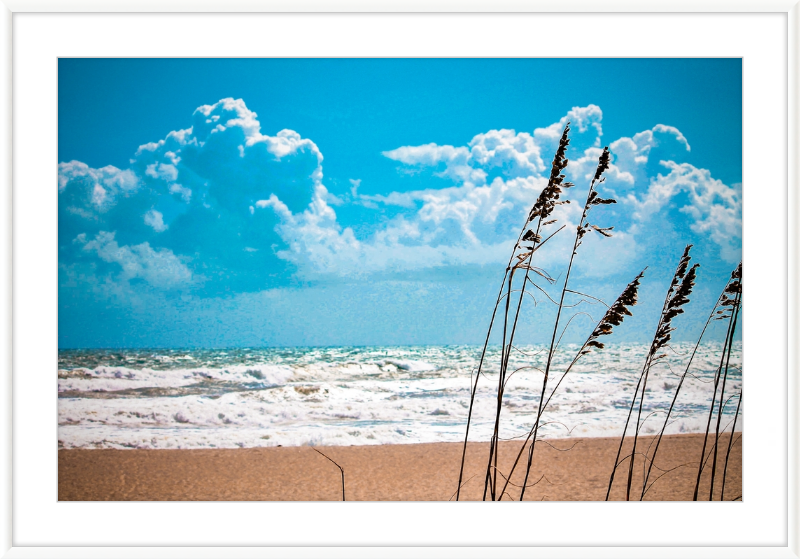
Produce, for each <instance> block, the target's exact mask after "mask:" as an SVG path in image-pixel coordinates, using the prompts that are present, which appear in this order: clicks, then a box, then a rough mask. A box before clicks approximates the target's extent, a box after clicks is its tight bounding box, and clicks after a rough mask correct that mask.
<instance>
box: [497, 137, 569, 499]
mask: <svg viewBox="0 0 800 559" xmlns="http://www.w3.org/2000/svg"><path fill="white" fill-rule="evenodd" d="M567 146H569V123H567V126H566V127H565V128H564V132H563V134H562V135H561V140H560V141H559V146H558V149H557V150H556V154H555V156H554V157H553V165H552V167H551V170H550V179H549V180H548V183H547V186H546V187H545V188H544V189H542V192H541V193H540V194H539V197H538V198H537V200H536V203H535V204H534V205H533V208H531V211H530V213H529V214H528V223H532V222H533V221H534V220H537V224H536V229H535V231H534V230H533V229H532V228H531V229H529V230H528V231H527V232H525V234H524V235H523V236H522V240H523V241H529V242H531V243H532V245H530V246H529V247H526V248H529V249H530V250H529V251H528V252H522V253H521V254H517V256H516V257H517V259H518V260H519V262H517V264H515V265H514V266H512V267H511V270H510V272H509V274H508V292H507V294H506V307H505V314H504V321H503V339H502V346H501V355H500V371H499V375H498V383H497V406H496V410H495V422H494V430H493V433H492V438H491V441H490V443H489V463H488V465H487V467H486V478H485V480H484V488H483V498H484V500H485V499H486V494H487V491H488V490H489V489H491V498H492V500H495V499H496V497H497V462H498V459H499V440H500V414H501V411H502V405H503V396H504V394H505V384H506V377H507V373H508V362H509V359H510V357H511V350H512V348H513V347H514V346H513V342H514V335H515V334H516V329H517V324H518V320H519V314H520V309H521V307H522V300H523V298H524V296H525V288H526V287H527V284H528V281H529V275H530V272H531V271H534V272H535V273H537V274H539V275H540V276H542V277H543V278H544V279H545V280H547V281H549V282H552V281H554V280H552V278H550V277H549V275H547V273H546V272H544V271H543V270H541V269H539V268H535V267H533V266H532V265H531V261H532V259H533V253H534V252H535V251H536V250H537V249H538V248H539V247H541V245H542V244H543V241H541V235H540V234H541V228H542V227H543V226H546V225H549V224H552V223H555V222H556V221H557V220H555V219H553V220H548V221H543V220H545V219H547V218H548V217H550V214H551V213H552V212H553V210H554V209H555V207H556V206H557V205H560V204H565V203H569V200H563V201H561V200H560V197H561V194H562V189H563V188H570V187H572V186H574V185H573V184H572V183H569V182H564V178H565V176H564V175H563V174H561V172H562V171H563V170H564V169H565V168H566V167H567V164H568V163H569V160H568V159H566V157H565V155H566V150H567ZM537 218H538V219H537ZM528 223H526V227H527V225H528ZM559 230H560V229H559ZM551 236H552V235H551ZM537 245H538V246H537ZM515 250H516V248H515ZM518 269H522V270H525V276H524V278H523V281H522V288H521V289H520V294H519V300H518V302H517V306H516V310H515V311H514V321H513V325H512V327H511V330H510V332H509V331H508V320H509V318H508V317H509V311H510V303H511V291H512V290H511V288H512V284H513V282H514V272H516V271H517V270H518ZM492 461H494V464H492Z"/></svg>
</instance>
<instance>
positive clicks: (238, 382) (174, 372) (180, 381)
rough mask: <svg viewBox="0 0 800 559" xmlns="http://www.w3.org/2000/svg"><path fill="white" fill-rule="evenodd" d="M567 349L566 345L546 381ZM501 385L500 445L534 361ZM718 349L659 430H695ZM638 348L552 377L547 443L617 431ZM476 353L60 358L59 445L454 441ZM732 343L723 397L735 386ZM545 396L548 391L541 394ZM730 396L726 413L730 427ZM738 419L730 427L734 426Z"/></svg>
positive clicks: (670, 381)
mask: <svg viewBox="0 0 800 559" xmlns="http://www.w3.org/2000/svg"><path fill="white" fill-rule="evenodd" d="M692 347H693V345H691V344H676V345H674V346H673V349H674V350H675V351H674V352H671V354H670V356H669V358H668V359H667V360H665V361H664V363H663V364H662V365H659V366H657V367H656V368H655V369H653V371H652V372H651V377H650V380H649V381H648V391H647V397H646V398H645V402H644V411H643V417H648V419H647V421H646V422H645V424H644V427H643V428H642V433H645V434H647V433H652V432H657V431H658V430H659V429H660V428H661V425H662V422H663V417H664V414H663V412H664V411H665V410H666V408H667V407H668V406H669V403H670V402H671V400H672V397H673V395H674V392H675V387H676V386H677V383H678V379H679V376H680V374H681V373H682V372H683V370H684V367H685V363H686V361H687V359H688V354H689V353H690V352H691V349H692ZM577 349H578V348H577V346H574V347H572V346H564V347H563V348H562V351H561V353H560V357H559V358H558V359H557V360H556V363H555V374H552V376H551V381H550V383H549V386H550V387H552V386H553V382H554V381H553V380H552V379H555V381H556V382H557V380H558V379H559V378H560V376H561V371H563V369H564V367H565V366H566V364H567V362H568V361H567V360H568V359H571V358H572V356H573V355H574V352H575V351H577ZM519 350H520V351H517V352H515V353H514V354H513V356H512V362H511V363H512V366H511V370H517V372H516V373H514V374H513V375H512V376H511V377H510V379H509V380H508V383H507V385H506V391H505V397H504V402H503V411H502V416H501V425H502V430H501V437H503V438H512V437H517V436H520V435H524V434H525V433H527V431H528V430H529V429H530V427H531V425H532V422H533V420H534V419H535V415H536V410H537V407H538V401H539V395H540V392H541V383H542V378H543V375H542V373H541V372H540V371H539V370H537V368H539V367H542V366H543V363H544V361H545V360H546V355H547V354H546V350H545V349H544V348H542V347H537V346H527V347H521V348H519ZM721 350H722V348H721V345H720V344H704V345H702V346H701V347H700V350H699V351H698V354H697V356H695V359H694V364H693V366H692V371H691V373H692V374H691V375H690V376H689V377H688V378H687V380H686V383H685V385H684V387H683V389H682V391H681V395H680V398H679V400H678V403H677V405H676V408H675V410H674V411H673V415H672V418H671V424H670V425H669V427H668V429H667V432H668V433H678V432H701V431H703V430H704V429H705V422H706V419H707V414H708V406H709V404H710V401H711V395H712V392H713V377H714V373H715V371H716V369H717V366H718V364H719V358H720V352H721ZM646 351H647V347H646V346H645V345H643V344H613V345H608V346H607V347H606V348H605V349H604V350H602V351H601V352H595V353H590V354H589V355H586V356H584V357H583V358H582V360H581V361H580V362H579V364H578V365H577V366H576V367H574V368H573V370H572V372H570V374H569V375H568V376H567V377H566V378H565V379H564V381H563V382H562V384H561V386H560V388H559V389H558V392H557V393H556V395H555V396H554V397H553V399H552V402H551V404H550V406H549V407H548V410H547V413H546V415H545V416H544V418H543V421H544V422H546V425H544V426H543V428H542V431H541V432H542V435H543V436H546V437H551V438H556V437H559V438H561V437H570V436H572V437H576V436H615V437H616V436H619V435H620V434H621V432H622V426H623V424H624V422H625V417H626V415H627V412H628V407H629V405H630V399H631V397H632V395H633V390H634V388H635V386H636V382H637V380H638V375H639V372H640V371H641V367H642V364H643V361H644V355H645V353H646ZM480 352H481V348H480V347H475V346H440V347H431V346H428V347H326V348H267V349H255V348H238V349H224V350H208V349H201V350H198V349H191V350H189V349H170V350H164V349H158V350H61V351H59V360H58V361H59V362H58V395H59V400H58V421H59V424H58V443H59V447H60V448H215V447H216V448H230V447H256V446H276V445H283V446H296V445H362V444H386V443H418V442H438V441H450V442H454V441H462V440H463V437H464V428H465V425H466V420H467V412H468V408H469V400H470V382H471V380H470V379H471V378H472V379H473V380H474V377H472V374H473V372H474V369H475V367H476V366H477V363H478V359H479V358H480ZM499 360H500V350H499V347H494V348H490V349H489V352H488V354H487V356H486V363H487V365H486V367H485V369H484V372H485V375H482V376H481V378H480V380H479V383H478V391H477V393H476V398H475V409H474V412H473V423H472V427H471V428H470V440H488V439H489V437H490V434H491V429H492V426H493V422H494V415H495V410H496V394H497V392H496V391H497V386H496V385H497V369H498V363H499ZM741 367H742V348H741V343H738V344H735V345H734V351H733V355H732V360H731V368H730V371H729V377H728V381H727V385H726V398H728V396H735V395H738V393H739V391H740V390H741V387H742V369H741ZM549 391H550V388H548V393H549ZM736 403H737V400H736V397H732V398H731V399H730V400H729V402H728V403H727V405H726V407H725V413H724V418H723V425H726V424H728V423H729V422H730V420H731V419H732V418H733V413H734V411H735V409H736ZM743 423H744V422H743V412H740V417H739V419H738V421H737V430H740V429H741V426H742V425H743Z"/></svg>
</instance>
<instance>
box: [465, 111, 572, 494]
mask: <svg viewBox="0 0 800 559" xmlns="http://www.w3.org/2000/svg"><path fill="white" fill-rule="evenodd" d="M568 145H569V123H567V125H566V126H565V127H564V131H563V133H562V135H561V140H560V141H559V147H558V149H557V150H556V154H555V156H554V158H553V165H552V168H551V171H550V180H549V181H548V184H547V186H546V187H545V188H544V189H543V190H542V192H541V193H540V195H539V197H538V198H537V200H536V202H535V204H534V205H533V207H532V208H531V210H530V212H529V213H528V217H527V219H526V220H525V224H524V225H523V227H522V229H521V230H520V233H519V235H518V236H517V242H516V243H515V244H514V248H513V250H512V251H511V256H510V257H509V259H508V264H507V265H506V269H505V273H504V275H503V281H502V282H501V284H500V290H499V291H498V294H497V300H496V301H495V305H494V310H493V311H492V318H491V320H490V322H489V329H488V331H487V332H486V339H485V341H484V344H483V350H482V351H481V358H480V361H479V363H478V368H477V372H476V374H475V382H474V384H472V383H471V387H470V388H471V393H470V402H469V412H468V415H467V427H466V433H465V434H464V448H463V450H462V453H461V467H460V469H459V474H458V488H457V490H456V500H459V498H460V496H461V486H462V480H463V478H464V464H465V461H466V453H467V441H468V440H469V428H470V424H471V422H472V412H473V409H474V406H475V395H476V393H477V391H478V380H479V379H480V376H481V374H482V372H483V366H484V363H485V358H486V351H487V348H488V345H489V339H490V337H491V333H492V329H493V327H494V323H495V319H496V317H497V310H498V308H499V306H500V301H501V300H502V297H503V290H504V288H505V286H506V282H507V281H508V284H509V291H508V295H509V298H510V293H511V282H512V280H513V272H514V270H516V269H517V266H512V262H513V261H514V258H515V257H517V259H518V260H520V262H525V263H526V264H527V267H528V268H530V261H531V259H532V257H533V253H534V252H536V250H538V249H539V248H541V246H542V245H543V244H544V243H545V242H547V240H549V239H550V238H552V236H553V235H555V234H556V233H558V232H559V231H560V230H561V229H559V230H557V231H556V232H555V233H553V234H552V235H550V237H548V238H547V239H545V240H544V241H540V239H541V237H540V232H541V228H542V227H543V226H546V225H549V224H550V223H553V222H552V221H548V222H543V219H546V218H547V216H549V214H550V213H551V212H552V211H553V209H554V208H555V206H556V205H558V204H561V203H568V202H569V201H568V200H565V201H561V202H559V201H558V198H559V195H560V193H561V188H562V187H563V188H569V187H570V186H572V184H570V183H563V180H564V176H563V175H562V174H561V171H562V170H563V169H564V168H565V167H566V166H567V163H568V160H567V159H566V158H565V157H564V156H565V154H566V150H567V146H568ZM536 218H538V221H537V224H536V229H535V231H534V230H533V229H530V228H529V227H528V226H529V225H530V224H531V223H532V222H533V221H534V220H536ZM562 228H563V227H562ZM522 242H531V243H532V244H531V245H530V246H524V245H522ZM520 250H522V251H523V252H521V253H518V251H520ZM525 251H527V252H525ZM520 257H521V258H520ZM525 275H526V280H527V275H528V270H526V274H525ZM524 287H525V285H524V284H523V289H522V291H521V292H520V304H521V298H522V296H523V295H524V293H525V290H524ZM503 324H504V326H503V328H504V335H503V338H504V340H503V350H502V351H503V353H505V351H506V350H505V348H506V344H505V329H506V326H507V324H508V302H507V304H506V313H505V315H504V323H503ZM509 346H510V344H509ZM509 349H510V348H509ZM494 442H495V441H494V438H493V440H492V443H491V444H490V461H491V453H492V452H493V445H494ZM484 495H485V492H484ZM484 498H485V497H484Z"/></svg>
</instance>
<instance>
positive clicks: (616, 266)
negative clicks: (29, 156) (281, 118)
mask: <svg viewBox="0 0 800 559" xmlns="http://www.w3.org/2000/svg"><path fill="white" fill-rule="evenodd" d="M602 116H603V115H602V111H601V109H600V107H597V106H596V105H589V106H587V107H575V108H573V109H571V110H570V111H568V113H567V114H566V115H565V116H564V117H563V118H561V119H560V120H559V121H558V122H555V123H552V124H550V125H548V126H543V127H539V128H535V129H533V131H532V132H526V131H520V132H517V131H514V130H507V129H501V130H488V131H483V132H480V133H478V134H476V135H475V136H474V137H473V138H472V139H470V140H469V141H468V142H465V145H461V146H452V145H437V144H433V143H429V144H423V145H419V146H399V147H397V148H396V149H393V150H389V151H386V152H384V153H383V155H384V156H385V157H386V158H388V159H390V160H392V161H394V162H396V163H397V165H398V170H399V171H400V172H405V171H408V170H409V169H412V170H413V172H414V173H417V174H422V173H427V174H429V175H430V176H432V177H439V179H441V180H442V184H441V187H440V188H432V187H429V188H423V189H411V190H406V191H397V192H390V193H388V194H382V195H377V194H368V193H365V192H364V191H365V190H367V189H366V188H365V186H364V185H362V183H361V181H360V180H356V179H350V180H349V186H348V187H347V190H346V191H343V192H341V193H339V195H338V196H337V195H334V194H333V193H331V192H330V191H329V189H328V188H327V187H326V186H325V184H324V176H323V167H322V164H323V155H322V153H321V151H320V150H319V148H318V146H317V145H316V144H315V143H314V142H313V141H312V140H311V139H308V138H303V137H301V136H300V134H298V133H297V132H295V131H292V130H280V131H277V132H275V133H274V135H267V134H264V133H262V130H261V123H260V121H259V119H258V115H257V114H256V113H255V112H253V111H252V110H250V109H249V108H248V107H247V106H246V105H245V103H244V101H243V100H241V99H223V100H221V101H219V102H218V103H214V104H211V105H203V106H201V107H199V108H198V109H197V110H196V111H195V112H194V114H193V115H191V126H189V127H188V128H185V129H181V130H176V131H173V132H170V133H168V134H167V135H166V136H165V137H164V138H163V139H161V140H159V141H156V142H151V143H148V144H145V145H142V146H140V147H139V149H138V150H137V151H136V152H135V154H134V157H133V158H132V159H131V163H130V168H129V169H124V170H123V169H117V168H115V167H103V168H100V169H93V168H90V167H88V166H87V165H85V164H84V163H80V162H77V161H71V162H65V163H60V164H59V167H58V191H59V247H60V258H61V261H62V263H64V264H69V263H70V262H72V261H81V262H84V261H86V259H87V258H94V259H95V260H96V261H97V262H101V263H104V264H105V265H106V269H105V272H103V269H102V267H100V268H98V269H97V272H96V273H98V274H103V273H105V274H106V275H105V276H103V277H104V278H105V279H106V280H109V278H112V279H115V280H117V281H121V282H132V281H143V282H146V283H147V284H148V285H150V286H152V287H154V288H161V289H174V288H176V287H182V288H187V287H192V288H196V289H203V290H206V292H208V293H210V294H220V293H228V292H232V293H235V292H242V291H259V290H263V289H265V288H269V287H274V286H275V285H276V284H281V282H286V281H289V279H290V278H291V277H293V276H297V275H300V276H302V277H304V278H307V279H315V278H316V279H319V278H338V277H354V276H363V275H365V274H371V273H375V272H385V271H390V272H408V271H413V270H425V269H428V268H435V267H440V266H453V265H470V264H478V265H483V264H488V263H498V262H504V261H505V260H506V259H507V258H508V252H509V250H510V247H511V245H512V244H513V242H514V240H515V239H516V236H517V234H518V232H519V228H520V227H521V225H522V223H523V222H524V220H525V216H526V215H527V212H528V211H529V210H530V207H531V205H532V204H533V202H534V201H535V200H536V197H537V196H538V194H539V192H540V191H541V189H542V188H543V187H544V186H545V185H546V184H547V178H548V176H549V171H550V164H551V159H552V157H553V153H554V152H555V149H556V146H557V144H558V139H559V137H560V135H561V132H562V130H563V127H564V126H565V125H566V123H567V121H569V122H571V127H572V133H571V135H570V137H571V143H570V149H569V152H568V157H569V159H570V164H569V167H568V168H567V175H568V180H572V181H573V182H575V183H576V185H577V186H576V187H575V188H574V189H573V191H572V192H571V194H570V197H571V198H575V199H576V200H581V197H582V196H584V195H585V192H586V187H587V185H588V181H589V179H590V177H591V174H592V173H593V172H594V168H595V166H596V164H597V158H598V157H599V155H600V153H601V150H602V146H603V145H605V143H606V142H604V141H603V137H602V135H603V129H602ZM609 145H610V149H611V152H612V155H613V163H612V165H611V167H610V168H609V170H608V171H607V172H606V176H607V180H606V183H605V184H604V185H603V187H602V188H603V189H605V190H607V191H609V192H611V193H612V194H616V195H617V197H618V200H619V204H617V207H616V208H614V207H608V208H605V207H604V208H603V209H602V211H603V212H604V213H603V216H602V217H599V219H600V220H605V221H606V222H607V223H605V222H604V223H602V224H603V225H615V226H616V229H615V233H616V235H615V236H614V237H612V238H611V239H602V241H603V242H604V243H611V244H609V245H605V246H606V247H609V246H613V247H615V250H614V251H613V252H614V254H615V255H616V256H615V257H614V258H613V259H609V258H608V257H601V256H599V255H600V254H603V253H605V251H602V252H601V251H599V250H595V248H594V244H593V243H595V242H598V241H599V240H598V241H593V240H592V241H587V244H586V245H585V247H582V250H583V251H584V252H585V253H586V255H585V257H584V259H583V263H582V264H581V269H582V270H583V273H585V274H588V275H603V274H607V273H615V272H618V271H620V270H621V269H623V268H624V267H625V266H626V265H627V263H628V262H629V261H631V260H632V259H633V258H635V256H636V255H637V254H639V251H640V246H641V245H642V244H643V243H645V244H646V243H648V242H652V239H650V238H649V237H646V236H645V235H644V234H643V233H642V231H643V229H644V228H641V227H639V225H640V224H642V223H644V222H646V221H647V220H648V219H651V218H652V216H653V215H654V214H655V213H657V212H662V213H663V212H669V211H671V208H673V207H674V209H675V211H674V215H672V214H670V215H671V217H672V218H674V219H676V220H681V219H682V220H685V221H686V222H687V228H686V229H687V230H688V231H691V232H692V233H694V234H695V235H702V236H703V237H704V238H709V239H711V240H712V241H713V242H714V243H716V244H717V245H718V246H719V249H720V251H721V253H722V254H723V257H724V258H726V259H730V258H735V256H736V254H737V251H739V250H740V239H741V193H740V190H738V189H736V188H731V187H728V186H726V185H724V184H722V183H721V182H719V181H717V180H715V179H713V178H712V177H711V174H710V173H709V171H707V170H703V169H698V168H695V167H692V166H691V165H689V164H687V163H682V162H681V159H680V158H681V157H682V156H683V155H685V154H686V153H687V152H688V151H689V149H690V147H689V143H688V140H687V139H686V138H685V137H684V136H683V134H682V133H681V132H680V131H679V130H677V129H676V128H674V127H671V126H667V125H664V124H656V125H655V126H653V127H652V128H650V129H648V130H644V131H642V132H640V133H638V134H635V135H634V136H633V137H631V138H619V139H617V140H615V141H613V142H611V143H610V144H609ZM665 166H666V169H667V170H668V173H667V174H666V175H662V174H660V173H661V172H663V170H664V168H665ZM654 169H655V170H654ZM437 180H438V179H437ZM345 182H346V181H345ZM427 184H428V185H430V184H431V183H430V182H428V183H427ZM682 197H683V198H682ZM334 206H335V207H336V208H337V210H338V209H339V208H342V207H347V206H352V207H358V208H359V209H360V211H361V212H362V213H361V214H359V215H363V216H366V218H365V219H366V220H365V221H363V222H360V223H358V227H356V226H355V225H356V224H354V223H352V222H351V223H347V220H346V219H345V220H344V222H343V221H342V217H340V216H339V215H337V213H336V210H334ZM386 208H391V210H392V211H391V212H390V213H389V215H388V217H384V215H385V214H383V213H382V210H384V209H386ZM339 211H342V210H339ZM364 212H365V213H364ZM370 212H372V213H370ZM342 213H343V215H344V213H345V212H342ZM555 217H557V218H558V219H559V222H560V224H566V225H567V226H568V227H567V229H565V231H564V232H562V233H561V234H560V235H559V237H557V238H555V239H554V240H553V241H552V243H551V245H550V247H549V248H550V249H552V250H551V253H552V254H554V255H555V254H559V253H562V252H564V253H568V252H569V245H570V244H571V235H572V233H571V232H572V231H574V226H575V224H577V221H578V219H579V218H580V204H571V205H566V206H560V207H559V208H558V211H557V214H556V215H555ZM561 244H564V247H566V248H564V247H561V246H560V245H561ZM562 248H564V250H561V249H562ZM545 252H546V251H543V255H542V257H543V260H542V262H543V263H550V264H556V263H558V262H559V261H558V258H559V257H556V256H554V257H553V259H550V260H548V258H549V257H548V256H547V254H545ZM198 278H202V281H201V280H199V279H198ZM109 281H110V280H109Z"/></svg>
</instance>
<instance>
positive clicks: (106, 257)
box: [76, 231, 195, 289]
mask: <svg viewBox="0 0 800 559" xmlns="http://www.w3.org/2000/svg"><path fill="white" fill-rule="evenodd" d="M114 237H115V234H114V233H109V232H106V231H101V232H100V233H98V234H97V236H96V237H95V238H94V239H92V240H91V241H87V240H86V235H79V236H78V237H77V238H76V242H77V243H78V244H81V245H83V247H82V249H83V251H84V252H87V253H94V254H96V255H97V256H98V257H99V258H100V259H101V260H103V261H104V262H109V263H114V264H118V265H119V267H120V272H119V279H120V280H122V281H123V282H129V281H130V280H133V279H137V278H138V279H142V280H144V281H146V282H147V283H149V284H150V285H152V286H154V287H158V288H161V289H170V288H176V287H183V286H187V285H189V284H191V283H193V282H194V281H195V278H193V277H192V272H191V270H189V268H187V267H186V265H185V264H184V263H183V261H182V260H181V259H180V258H178V257H177V256H175V254H173V252H172V251H171V250H168V249H159V250H154V249H153V248H151V247H150V244H149V243H142V244H138V245H134V246H120V245H119V244H118V243H117V241H116V240H115V239H114Z"/></svg>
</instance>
